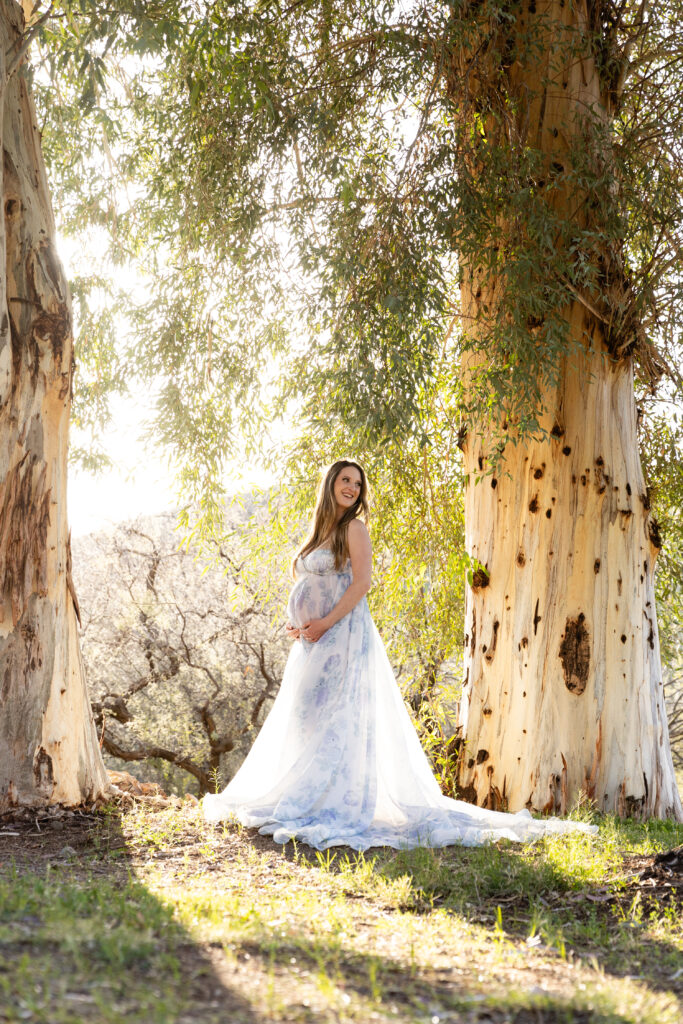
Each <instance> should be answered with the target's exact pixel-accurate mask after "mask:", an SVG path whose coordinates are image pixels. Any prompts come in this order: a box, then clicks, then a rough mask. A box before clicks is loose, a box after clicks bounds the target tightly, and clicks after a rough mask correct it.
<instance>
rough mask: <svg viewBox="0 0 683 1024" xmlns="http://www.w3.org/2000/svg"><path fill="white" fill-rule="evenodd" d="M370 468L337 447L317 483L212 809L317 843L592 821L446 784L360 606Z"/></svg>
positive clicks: (415, 841)
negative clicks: (285, 644) (280, 669)
mask: <svg viewBox="0 0 683 1024" xmlns="http://www.w3.org/2000/svg"><path fill="white" fill-rule="evenodd" d="M366 516H367V482H366V478H365V473H364V471H363V469H362V468H361V467H360V466H359V465H358V463H356V462H353V461H350V460H348V459H341V460H339V461H338V462H335V463H334V464H333V465H332V466H331V467H330V469H329V470H328V471H327V473H326V475H325V478H324V479H323V482H322V484H321V486H320V491H319V493H318V500H317V502H316V507H315V511H314V515H313V524H312V529H311V533H310V536H309V537H308V539H307V541H306V543H305V544H304V546H303V547H302V548H301V550H300V552H299V554H298V556H297V558H296V559H295V562H294V575H295V580H296V582H295V584H294V587H293V588H292V591H291V594H290V597H289V606H288V615H289V620H290V621H289V623H288V625H287V631H288V633H289V634H290V636H291V637H292V639H294V640H295V641H296V642H295V644H294V648H293V650H292V652H291V654H290V657H289V660H288V662H287V666H286V668H285V672H284V677H283V680H282V686H281V688H280V691H279V693H278V696H277V699H276V700H275V703H274V704H273V707H272V710H271V712H270V714H269V715H268V718H267V719H266V721H265V722H264V724H263V728H262V729H261V732H260V733H259V735H258V736H257V738H256V741H255V743H254V745H253V747H252V748H251V751H250V752H249V755H248V756H247V758H246V760H245V762H244V764H243V765H242V767H241V768H240V769H239V771H238V772H237V774H236V775H235V777H234V779H233V780H232V781H231V782H230V783H229V785H228V786H227V787H226V789H224V790H223V792H222V793H218V794H215V795H208V796H205V797H204V800H203V810H204V815H205V817H206V818H207V820H209V821H221V820H225V819H230V818H233V819H236V820H237V821H240V822H241V823H242V824H243V825H247V826H250V827H256V828H258V829H259V830H260V831H261V832H262V833H266V834H272V836H273V839H274V840H275V841H276V842H278V843H285V842H287V840H288V839H291V838H292V837H296V838H297V839H299V840H302V841H303V842H306V843H309V844H310V845H311V846H315V847H317V848H318V849H320V850H323V849H325V848H327V847H328V846H339V845H345V846H351V847H353V848H354V849H356V850H365V849H367V848H368V847H370V846H393V847H397V848H401V847H412V846H450V845H451V844H454V843H460V844H463V845H466V846H475V845H480V844H483V843H487V842H490V841H492V840H495V839H514V840H519V841H525V840H529V839H534V838H536V837H538V836H540V835H543V834H545V833H549V832H564V831H570V830H577V829H578V830H582V831H594V830H595V829H594V828H593V827H591V826H586V825H581V824H576V823H572V822H564V821H559V820H557V819H550V820H546V821H536V820H534V819H533V818H532V817H531V815H530V814H529V812H528V811H521V812H520V813H519V814H506V813H502V812H498V811H487V810H484V809H482V808H479V807H475V806H473V805H472V804H467V803H463V802H461V801H458V800H452V799H450V798H448V797H445V796H443V794H442V793H441V791H440V789H439V786H438V783H437V782H436V779H435V778H434V776H433V775H432V771H431V768H430V766H429V762H428V760H427V757H426V755H425V753H424V751H423V750H422V747H421V746H420V741H419V739H418V737H417V733H416V732H415V729H414V728H413V725H412V722H411V720H410V716H409V715H408V712H407V710H406V707H405V705H404V703H403V700H402V697H401V694H400V691H399V688H398V685H397V683H396V680H395V678H394V675H393V672H392V669H391V666H390V664H389V661H388V658H387V655H386V652H385V650H384V645H383V643H382V640H381V638H380V636H379V633H378V632H377V630H376V628H375V625H374V623H373V621H372V618H371V616H370V610H369V608H368V603H367V600H366V597H365V595H366V593H367V591H368V590H369V589H370V576H371V563H372V549H371V546H370V537H369V535H368V531H367V528H366V526H365V523H364V522H363V520H364V519H365V518H366Z"/></svg>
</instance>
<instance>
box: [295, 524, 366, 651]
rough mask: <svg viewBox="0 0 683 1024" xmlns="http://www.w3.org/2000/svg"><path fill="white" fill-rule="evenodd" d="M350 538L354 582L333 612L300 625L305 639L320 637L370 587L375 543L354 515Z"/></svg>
mask: <svg viewBox="0 0 683 1024" xmlns="http://www.w3.org/2000/svg"><path fill="white" fill-rule="evenodd" d="M348 540H349V556H350V558H351V571H352V573H353V583H351V585H350V586H349V587H347V588H346V590H345V591H344V593H343V594H342V596H341V598H340V599H339V601H338V602H337V604H336V605H335V606H334V608H333V609H332V611H331V612H329V613H328V614H327V615H326V616H325V617H324V618H323V619H311V621H310V622H309V623H307V624H306V625H305V626H304V627H303V628H302V629H301V636H302V637H303V638H304V640H312V641H316V640H319V639H320V637H321V636H322V635H323V634H324V633H326V632H327V630H328V629H331V628H332V626H334V624H335V623H337V622H339V620H340V619H343V618H344V616H345V615H348V614H349V612H350V611H351V610H352V609H353V608H355V607H356V605H357V604H358V602H359V601H360V600H361V599H362V598H363V597H365V595H366V594H367V592H368V590H369V589H370V586H371V584H372V544H371V543H370V534H369V533H368V530H367V527H366V525H365V523H362V522H361V521H360V519H353V520H352V521H351V522H350V523H349V533H348Z"/></svg>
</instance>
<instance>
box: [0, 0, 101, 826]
mask: <svg viewBox="0 0 683 1024" xmlns="http://www.w3.org/2000/svg"><path fill="white" fill-rule="evenodd" d="M42 20H43V19H42V17H41V15H40V14H39V13H36V14H34V15H32V16H30V20H29V22H28V24H27V23H26V21H25V18H24V14H23V11H22V8H21V6H20V5H19V4H17V3H15V2H14V0H2V3H1V4H0V138H1V139H2V150H3V161H2V163H0V175H2V203H3V216H2V219H1V220H0V268H1V272H0V679H1V680H2V682H1V683H0V709H1V711H0V809H2V808H4V807H6V806H7V805H8V804H13V803H17V802H19V803H25V804H29V805H37V804H41V803H47V802H49V801H62V802H65V803H80V802H81V801H82V800H86V799H93V798H95V797H97V796H99V795H100V794H101V793H102V792H103V791H104V789H105V788H106V786H107V780H106V774H105V771H104V765H103V763H102V758H101V756H100V751H99V746H98V743H97V736H96V733H95V729H94V726H93V721H92V715H91V711H90V706H89V703H88V696H87V692H86V687H85V679H84V675H83V669H82V663H81V658H80V653H79V646H78V626H77V616H78V604H77V601H76V599H75V591H74V588H73V583H72V580H71V565H70V550H69V533H68V527H67V520H66V461H67V436H68V425H69V407H70V399H71V387H72V379H73V337H72V329H71V307H70V298H69V289H68V286H67V282H66V279H65V277H64V273H63V271H62V267H61V265H60V262H59V259H58V257H57V254H56V251H55V224H54V219H53V214H52V208H51V204H50V195H49V190H48V184H47V178H46V174H45V166H44V164H43V159H42V156H41V149H40V135H39V132H38V127H37V123H36V114H35V109H34V106H33V101H32V97H31V92H30V89H29V85H28V81H27V79H26V77H25V76H24V74H23V73H22V63H23V61H24V58H25V56H26V52H27V48H28V46H29V45H30V43H31V40H32V38H33V37H34V36H35V34H36V32H37V31H39V29H40V27H41V21H42Z"/></svg>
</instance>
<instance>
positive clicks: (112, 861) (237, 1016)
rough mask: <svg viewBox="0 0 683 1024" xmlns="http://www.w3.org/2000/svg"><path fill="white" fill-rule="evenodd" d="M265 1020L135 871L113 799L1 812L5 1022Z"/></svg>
mask: <svg viewBox="0 0 683 1024" xmlns="http://www.w3.org/2000/svg"><path fill="white" fill-rule="evenodd" d="M260 1020H261V1018H260V1017H259V1016H257V1015H256V1013H255V1012H254V1010H253V1009H252V1006H251V1004H250V1003H249V1002H248V1001H247V1000H246V999H245V998H244V997H243V996H242V995H241V994H240V992H238V991H237V990H236V989H235V988H233V987H230V986H227V985H226V984H225V981H224V980H223V979H221V978H220V977H219V976H218V974H217V972H216V970H215V967H214V964H213V962H212V961H211V959H210V957H209V955H208V953H207V951H206V950H205V949H202V948H201V947H200V946H198V945H197V943H195V942H193V940H192V938H191V937H190V936H189V935H188V934H187V932H186V931H184V930H183V928H181V927H180V926H179V925H178V923H177V922H176V921H174V919H173V914H172V908H171V907H169V906H167V905H166V904H165V903H163V902H162V901H161V900H160V899H158V898H157V897H156V896H154V895H153V894H152V893H150V891H149V889H148V888H146V886H145V885H143V884H142V883H141V882H140V881H139V880H138V879H137V878H136V876H135V873H134V868H133V866H132V863H131V858H130V856H129V851H128V847H127V844H126V840H125V837H124V835H123V832H122V829H121V820H120V815H119V813H118V812H117V811H116V810H115V809H113V808H112V807H108V808H107V809H106V811H105V812H104V813H103V812H100V813H86V812H85V811H75V812H73V811H63V810H60V809H53V813H50V814H47V813H36V812H32V813H27V812H26V811H23V812H19V814H18V815H17V814H16V813H15V814H10V815H4V816H3V817H0V1021H3V1022H4V1021H8V1022H10V1021H11V1022H14V1021H17V1022H18V1021H31V1022H37V1024H43V1022H44V1024H56V1022H59V1024H72V1022H73V1024H91V1022H92V1024H104V1022H106V1024H118V1022H123V1021H126V1022H127V1024H148V1022H159V1024H196V1022H198V1021H202V1022H206V1024H214V1022H215V1024H218V1022H221V1024H223V1022H226V1021H230V1022H234V1024H257V1022H259V1021H260Z"/></svg>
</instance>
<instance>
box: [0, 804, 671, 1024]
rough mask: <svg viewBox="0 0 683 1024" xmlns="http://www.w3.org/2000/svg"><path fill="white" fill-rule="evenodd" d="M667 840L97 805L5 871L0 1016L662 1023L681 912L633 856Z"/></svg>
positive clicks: (660, 832)
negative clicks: (84, 821)
mask: <svg viewBox="0 0 683 1024" xmlns="http://www.w3.org/2000/svg"><path fill="white" fill-rule="evenodd" d="M32 836H33V840H32V841H34V842H35V841H36V834H35V833H32ZM86 840H87V841H86ZM39 841H41V840H39ZM69 841H72V840H71V839H70V840H69ZM73 841H74V842H75V839H74V840H73ZM60 842H62V840H60ZM680 843H683V828H682V827H681V826H676V825H673V824H671V823H666V822H664V823H662V822H651V823H648V824H645V825H641V824H638V823H634V822H625V823H624V822H618V821H615V820H614V819H611V818H606V819H601V820H600V831H599V834H598V835H597V836H595V837H585V836H580V835H577V836H571V837H569V838H567V837H558V838H547V839H545V840H543V841H542V842H538V843H535V844H533V845H529V846H526V847H520V846H516V845H514V844H511V843H500V844H498V845H496V846H490V847H487V848H483V849H465V848H457V847H454V848H450V849H447V850H430V849H421V850H412V851H390V850H380V851H369V852H368V853H366V854H356V853H353V852H352V851H348V850H332V851H329V852H326V853H316V852H315V851H311V850H310V849H308V848H306V847H303V846H300V845H297V844H294V843H290V844H288V845H287V846H286V847H284V848H281V847H277V846H275V845H274V844H273V843H272V842H271V841H270V840H268V839H265V838H264V837H259V836H256V835H254V834H253V833H248V832H246V831H245V830H242V829H235V828H231V827H214V826H209V825H207V824H206V823H204V822H203V820H202V819H201V816H200V814H199V812H198V810H197V809H196V808H194V809H189V808H182V809H178V810H173V809H170V808H168V809H164V810H158V811H156V810H151V809H150V808H149V806H146V805H138V806H136V807H134V808H132V809H130V810H129V811H125V812H119V811H118V809H116V808H110V809H109V812H108V813H107V814H104V815H101V816H99V818H98V819H97V821H96V823H95V825H94V827H92V828H90V830H89V832H88V835H87V837H86V839H84V844H83V849H82V850H81V852H80V853H79V856H78V858H71V859H70V860H69V862H68V864H66V863H61V864H60V863H58V862H56V861H55V853H54V849H53V848H52V847H50V846H49V843H47V842H46V845H45V853H44V854H43V855H42V860H41V858H40V857H35V856H33V857H31V858H27V859H25V860H23V861H22V862H21V863H22V864H23V866H22V867H19V863H20V860H19V858H18V855H17V866H15V867H14V868H12V867H11V866H10V867H8V866H7V860H5V868H4V870H3V872H2V873H0V1021H1V1022H3V1024H4V1022H15V1021H16V1022H19V1021H26V1020H28V1021H36V1022H45V1024H72V1022H73V1024H76V1022H93V1024H109V1022H112V1024H114V1022H116V1024H118V1022H120V1021H121V1022H122V1021H123V1020H126V1021H129V1022H131V1024H133V1022H134V1024H138V1022H144V1024H146V1022H147V1021H149V1022H156V1021H159V1022H163V1024H170V1022H172V1024H190V1022H206V1024H214V1022H216V1024H218V1022H219V1021H221V1022H223V1021H230V1022H231V1024H232V1022H233V1021H234V1022H245V1024H257V1022H258V1024H260V1022H263V1021H273V1022H280V1021H282V1022H284V1021H296V1022H298V1021H301V1022H305V1024H308V1022H312V1021H330V1022H333V1021H334V1022H335V1024H336V1022H348V1024H351V1022H357V1024H368V1022H370V1021H380V1022H383V1021H386V1022H389V1021H392V1022H405V1024H425V1022H432V1021H435V1020H436V1021H437V1022H438V1024H447V1022H451V1024H456V1022H457V1024H460V1022H461V1021H467V1022H468V1024H480V1022H481V1024H484V1022H487V1024H504V1022H510V1024H532V1022H534V1024H536V1022H542V1024H546V1022H547V1024H555V1022H561V1021H567V1022H577V1024H578V1022H581V1024H588V1022H600V1024H602V1022H605V1024H607V1022H614V1024H679V1021H680V1020H681V1017H682V1016H683V1001H682V999H683V971H682V970H681V966H682V965H683V930H682V926H681V913H680V910H681V908H680V905H678V904H676V903H675V901H674V902H672V901H671V900H668V901H667V900H666V899H664V898H663V897H662V896H661V894H660V893H654V894H653V893H650V892H649V891H646V890H644V889H643V888H642V887H638V886H637V885H636V884H635V883H634V878H635V874H634V868H633V864H632V861H633V858H638V857H640V858H643V857H646V856H649V855H651V854H653V853H656V852H658V851H659V850H662V849H668V848H670V847H672V846H675V845H678V844H680ZM25 846H26V849H27V850H28V851H29V852H30V850H31V849H33V848H32V847H31V846H30V841H29V838H28V837H27V839H26V841H25ZM53 847H54V844H53ZM1 859H2V857H0V860H1Z"/></svg>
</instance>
